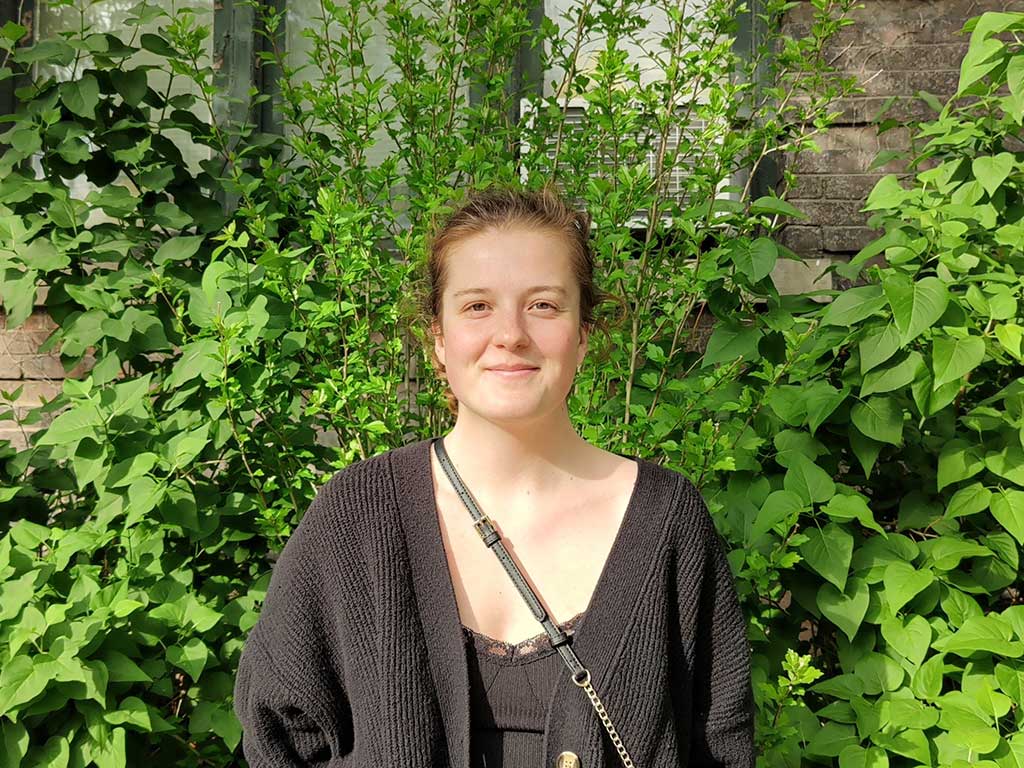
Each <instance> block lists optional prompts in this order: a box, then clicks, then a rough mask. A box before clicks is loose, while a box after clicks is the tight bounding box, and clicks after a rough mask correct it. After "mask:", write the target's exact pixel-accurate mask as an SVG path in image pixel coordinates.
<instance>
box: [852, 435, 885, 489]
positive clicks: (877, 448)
mask: <svg viewBox="0 0 1024 768" xmlns="http://www.w3.org/2000/svg"><path fill="white" fill-rule="evenodd" d="M849 439H850V450H852V451H853V455H854V456H856V457H857V461H859V462H860V465H861V468H862V469H863V470H864V476H865V477H870V476H871V470H872V469H873V468H874V466H875V462H876V461H878V456H879V454H880V453H881V452H882V447H883V446H884V445H885V443H882V442H879V441H878V440H872V439H871V438H870V437H868V436H867V435H865V434H864V433H862V432H861V431H860V430H859V429H857V428H856V427H853V428H851V429H850V430H849Z"/></svg>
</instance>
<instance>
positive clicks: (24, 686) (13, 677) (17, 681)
mask: <svg viewBox="0 0 1024 768" xmlns="http://www.w3.org/2000/svg"><path fill="white" fill-rule="evenodd" d="M54 668H55V664H54V661H53V657H52V656H49V655H48V654H45V653H41V654H38V655H36V656H34V657H33V658H32V659H30V658H29V657H27V656H21V655H18V656H15V657H14V658H13V659H12V660H11V661H9V662H7V663H6V664H5V665H4V669H3V673H2V674H0V715H6V714H8V713H10V712H15V711H17V710H18V709H19V708H20V707H21V706H22V705H24V704H27V703H28V702H30V701H32V700H33V699H34V698H36V697H37V696H39V695H40V694H42V692H43V691H45V690H46V686H47V685H49V684H50V680H51V678H52V676H53V672H54Z"/></svg>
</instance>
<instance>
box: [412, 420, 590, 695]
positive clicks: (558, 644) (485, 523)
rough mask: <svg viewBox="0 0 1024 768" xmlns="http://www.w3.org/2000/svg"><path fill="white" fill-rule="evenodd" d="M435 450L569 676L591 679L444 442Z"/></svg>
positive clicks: (438, 440)
mask: <svg viewBox="0 0 1024 768" xmlns="http://www.w3.org/2000/svg"><path fill="white" fill-rule="evenodd" d="M432 445H433V447H434V453H435V454H437V459H438V461H439V462H440V463H441V468H442V469H443V470H444V473H445V474H446V475H447V476H448V480H449V481H450V482H451V484H452V486H453V487H454V488H455V492H456V493H457V494H458V495H459V498H460V499H462V503H463V504H465V505H466V509H468V510H469V514H470V515H471V516H472V517H473V527H475V528H476V531H477V533H479V534H480V538H481V539H483V542H484V544H486V545H487V546H488V547H489V548H490V549H491V550H492V551H493V552H494V554H495V555H497V557H498V560H499V561H500V562H501V564H502V565H503V566H504V568H505V570H506V571H507V572H508V575H509V578H511V579H512V583H513V584H515V585H516V589H518V590H519V594H521V595H522V596H523V599H524V600H525V601H526V605H527V606H529V608H530V611H531V612H532V613H533V615H534V617H535V618H536V619H537V621H539V622H540V623H541V626H543V627H544V631H545V632H547V634H548V638H549V639H550V640H551V645H553V646H554V647H555V648H556V649H557V650H558V653H559V654H560V655H561V657H562V660H563V661H565V664H566V666H567V667H569V672H570V673H571V674H572V676H573V680H574V681H577V682H580V681H582V680H583V679H584V676H589V672H587V669H586V667H584V666H583V664H581V663H580V660H579V658H578V657H577V656H576V653H575V652H574V651H573V649H572V646H571V645H569V636H568V635H566V634H565V632H563V631H562V630H561V628H559V627H558V625H557V624H555V623H554V622H553V621H551V618H550V617H549V616H548V613H547V611H545V610H544V606H543V605H541V602H540V600H538V599H537V595H536V593H535V592H534V591H533V589H532V588H531V587H530V585H529V584H527V583H526V579H524V578H523V574H522V571H520V570H519V566H517V565H516V564H515V561H514V560H513V559H512V557H511V556H510V555H509V553H508V550H507V549H506V548H505V544H504V542H503V541H502V540H501V534H500V533H498V531H497V529H495V527H494V525H493V523H492V522H491V519H490V518H489V517H487V515H485V514H484V513H483V512H481V511H480V508H479V507H478V506H477V503H476V501H475V500H474V499H473V496H472V494H470V492H469V490H468V489H467V488H466V485H465V483H463V482H462V478H461V477H459V473H458V472H456V471H455V466H454V465H453V464H452V462H451V459H450V458H448V452H447V451H446V450H445V448H444V438H440V437H438V438H435V439H434V440H433V441H432Z"/></svg>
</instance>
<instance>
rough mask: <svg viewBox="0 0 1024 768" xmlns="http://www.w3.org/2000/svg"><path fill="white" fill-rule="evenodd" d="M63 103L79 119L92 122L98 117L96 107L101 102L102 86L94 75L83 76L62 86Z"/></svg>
mask: <svg viewBox="0 0 1024 768" xmlns="http://www.w3.org/2000/svg"><path fill="white" fill-rule="evenodd" d="M60 94H61V101H63V102H64V105H65V106H66V107H67V108H68V109H70V110H71V111H72V112H74V113H75V114H76V115H78V116H79V117H84V118H87V119H89V120H92V119H94V118H95V117H96V105H97V104H99V102H100V85H99V83H98V82H96V78H95V77H93V76H92V75H89V74H86V75H83V76H82V77H81V78H79V79H78V80H69V81H68V82H66V83H61V84H60Z"/></svg>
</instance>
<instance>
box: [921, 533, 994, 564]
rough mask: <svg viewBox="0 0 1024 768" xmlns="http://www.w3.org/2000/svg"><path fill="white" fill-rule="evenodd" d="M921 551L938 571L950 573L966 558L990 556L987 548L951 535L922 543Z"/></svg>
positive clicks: (990, 552) (990, 553)
mask: <svg viewBox="0 0 1024 768" xmlns="http://www.w3.org/2000/svg"><path fill="white" fill-rule="evenodd" d="M921 551H922V552H923V553H924V554H925V556H926V557H927V558H928V559H929V560H930V561H931V563H932V565H933V566H934V567H935V569H936V570H939V571H951V570H953V569H954V568H956V567H957V566H958V565H960V562H961V561H962V560H964V559H966V558H971V557H991V556H992V551H991V550H990V549H989V548H988V547H983V546H982V545H981V544H979V543H978V542H976V541H972V540H970V539H963V538H960V537H959V536H956V535H955V534H951V533H948V534H946V535H945V536H939V537H938V538H935V539H928V540H927V541H922V542H921Z"/></svg>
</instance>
